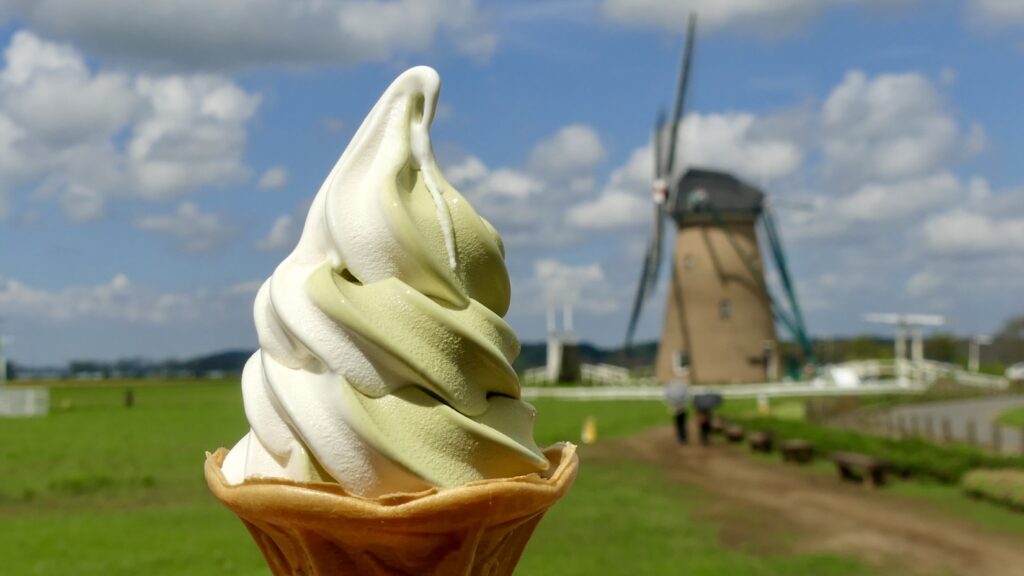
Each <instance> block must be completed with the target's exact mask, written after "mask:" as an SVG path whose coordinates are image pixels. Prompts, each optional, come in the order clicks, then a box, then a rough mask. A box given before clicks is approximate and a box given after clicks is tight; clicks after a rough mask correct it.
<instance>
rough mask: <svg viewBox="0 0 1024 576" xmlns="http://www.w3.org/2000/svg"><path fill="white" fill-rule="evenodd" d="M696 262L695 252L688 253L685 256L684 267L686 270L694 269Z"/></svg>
mask: <svg viewBox="0 0 1024 576" xmlns="http://www.w3.org/2000/svg"><path fill="white" fill-rule="evenodd" d="M696 264H697V261H696V260H695V259H694V257H693V254H687V255H686V256H684V257H683V268H685V269H686V270H693V267H694V266H695V265H696Z"/></svg>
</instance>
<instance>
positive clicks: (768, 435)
mask: <svg viewBox="0 0 1024 576" xmlns="http://www.w3.org/2000/svg"><path fill="white" fill-rule="evenodd" d="M747 443H749V444H750V450H751V451H753V452H764V453H765V454H768V453H771V451H772V449H773V448H774V447H775V433H774V432H772V431H770V430H758V431H756V432H751V433H750V434H747Z"/></svg>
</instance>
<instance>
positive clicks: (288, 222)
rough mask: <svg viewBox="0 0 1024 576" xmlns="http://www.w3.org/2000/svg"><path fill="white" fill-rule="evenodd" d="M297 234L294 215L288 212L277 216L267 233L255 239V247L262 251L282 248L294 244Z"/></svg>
mask: <svg viewBox="0 0 1024 576" xmlns="http://www.w3.org/2000/svg"><path fill="white" fill-rule="evenodd" d="M297 235H298V227H297V226H296V221H295V217H294V216H291V215H289V214H285V215H282V216H278V217H277V219H276V220H274V223H273V224H272V225H271V226H270V231H269V232H267V235H266V236H264V237H263V238H261V239H259V240H257V241H256V248H257V249H258V250H262V251H264V252H273V251H277V250H284V249H285V248H289V247H291V246H292V245H294V244H295V242H296V241H297V240H298V237H297Z"/></svg>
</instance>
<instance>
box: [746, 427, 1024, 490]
mask: <svg viewBox="0 0 1024 576" xmlns="http://www.w3.org/2000/svg"><path fill="white" fill-rule="evenodd" d="M732 420H733V421H735V422H737V423H741V424H743V425H744V426H746V427H747V428H748V429H752V430H771V431H773V432H775V435H776V437H778V438H781V439H783V440H785V439H791V438H802V439H804V440H810V441H811V442H814V444H815V447H816V448H817V450H818V453H819V454H828V453H829V452H835V451H848V452H860V453H863V454H870V455H871V456H875V457H877V458H883V459H885V460H888V461H889V462H890V463H891V464H892V466H893V470H894V471H895V472H896V473H897V474H900V475H903V476H915V477H919V478H931V479H934V480H937V481H939V482H943V483H946V484H955V483H957V482H959V481H960V479H961V478H962V477H963V476H964V475H965V474H966V473H967V472H969V471H971V470H974V469H975V468H994V469H996V468H997V469H1006V468H1017V469H1024V458H1011V457H1005V456H996V455H993V454H989V453H987V452H985V451H983V450H981V449H978V448H974V447H971V446H966V445H962V444H944V445H939V444H933V443H930V442H926V441H924V440H920V439H916V438H907V439H899V440H896V439H891V438H882V437H879V436H870V435H867V434H862V433H860V432H855V431H852V430H845V429H839V428H829V427H827V426H822V425H818V424H811V423H809V422H803V421H794V420H779V419H775V418H767V417H733V418H732Z"/></svg>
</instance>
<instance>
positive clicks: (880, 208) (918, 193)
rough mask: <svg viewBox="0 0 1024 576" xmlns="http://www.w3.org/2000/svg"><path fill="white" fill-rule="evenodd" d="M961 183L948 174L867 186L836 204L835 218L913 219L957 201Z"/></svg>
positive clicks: (870, 220)
mask: <svg viewBox="0 0 1024 576" xmlns="http://www.w3.org/2000/svg"><path fill="white" fill-rule="evenodd" d="M962 190H963V189H962V187H961V184H960V181H959V180H958V179H957V178H956V177H955V176H953V175H952V174H950V173H949V172H942V173H939V174H936V175H934V176H927V177H923V178H914V179H909V180H900V181H898V182H894V183H877V182H876V183H870V184H865V185H864V186H862V187H860V188H858V189H857V190H856V191H855V192H854V193H853V194H851V195H849V196H847V197H845V198H843V199H841V200H840V201H839V202H837V203H836V205H835V209H836V211H837V213H838V215H839V216H840V217H842V218H844V219H847V220H851V221H858V222H884V221H889V220H898V219H904V218H907V217H910V216H915V215H918V214H921V213H923V212H927V211H928V210H931V209H935V208H940V207H943V206H948V205H949V204H950V203H953V202H955V201H957V200H959V199H960V197H961V194H962Z"/></svg>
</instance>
